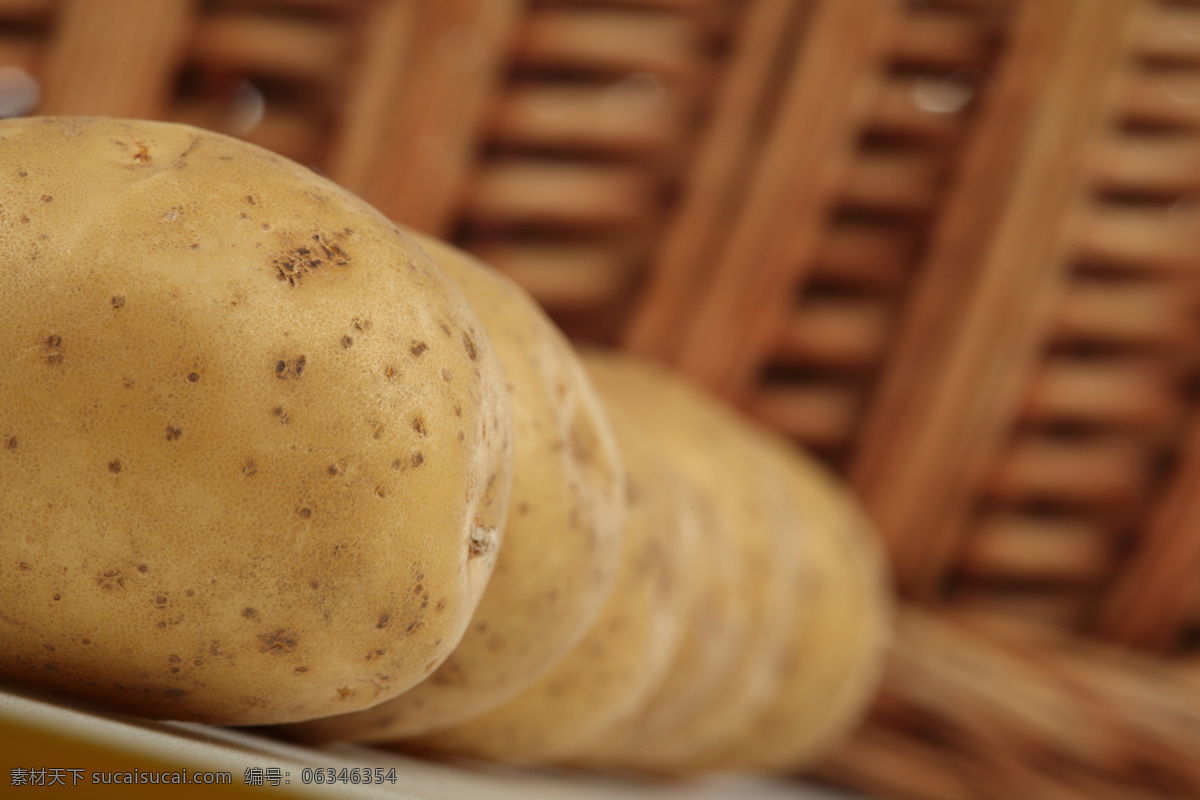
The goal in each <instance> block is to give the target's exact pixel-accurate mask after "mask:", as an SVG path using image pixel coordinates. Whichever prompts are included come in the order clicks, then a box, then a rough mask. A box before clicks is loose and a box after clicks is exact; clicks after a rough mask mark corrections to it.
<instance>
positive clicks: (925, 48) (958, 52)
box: [891, 11, 988, 71]
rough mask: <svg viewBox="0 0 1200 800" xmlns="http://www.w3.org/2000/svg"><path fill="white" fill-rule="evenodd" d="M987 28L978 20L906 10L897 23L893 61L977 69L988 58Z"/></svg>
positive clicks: (943, 68) (935, 66) (947, 68)
mask: <svg viewBox="0 0 1200 800" xmlns="http://www.w3.org/2000/svg"><path fill="white" fill-rule="evenodd" d="M987 34H988V32H987V31H986V30H984V29H981V28H980V25H979V23H978V20H974V19H971V18H969V17H964V16H960V15H957V14H938V13H933V12H931V11H926V12H924V13H921V12H917V13H908V14H905V15H904V17H903V18H902V19H901V21H900V24H899V25H898V26H897V27H896V29H895V33H894V34H893V35H894V36H895V40H894V42H893V44H892V57H891V60H892V62H893V63H898V64H903V65H905V66H921V67H924V68H927V69H941V70H946V71H953V70H960V69H978V68H981V67H983V66H984V65H985V64H986V62H987V58H988V35H987Z"/></svg>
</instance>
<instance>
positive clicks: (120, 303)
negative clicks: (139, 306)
mask: <svg viewBox="0 0 1200 800" xmlns="http://www.w3.org/2000/svg"><path fill="white" fill-rule="evenodd" d="M108 302H109V304H110V305H111V306H112V307H113V308H124V307H125V298H124V297H123V296H121V295H119V294H114V295H113V296H112V299H111V300H109V301H108Z"/></svg>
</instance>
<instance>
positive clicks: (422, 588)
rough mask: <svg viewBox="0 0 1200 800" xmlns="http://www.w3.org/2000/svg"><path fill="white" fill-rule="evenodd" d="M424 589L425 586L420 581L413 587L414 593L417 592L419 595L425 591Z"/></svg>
mask: <svg viewBox="0 0 1200 800" xmlns="http://www.w3.org/2000/svg"><path fill="white" fill-rule="evenodd" d="M423 591H425V587H424V586H422V585H421V584H419V583H418V584H417V585H416V586H415V587H413V594H415V595H416V596H418V597H420V596H421V592H423Z"/></svg>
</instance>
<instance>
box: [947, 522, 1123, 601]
mask: <svg viewBox="0 0 1200 800" xmlns="http://www.w3.org/2000/svg"><path fill="white" fill-rule="evenodd" d="M1111 566H1112V550H1111V545H1110V544H1109V541H1108V537H1107V536H1106V535H1105V532H1104V530H1103V529H1102V528H1099V527H1098V526H1096V525H1094V524H1092V523H1089V522H1086V521H1084V520H1080V519H1071V518H1066V519H1044V518H1038V517H1030V516H1025V515H1020V514H1012V513H1002V514H992V515H988V516H986V517H984V518H983V519H982V520H980V522H979V523H978V525H977V526H976V528H975V530H974V531H973V532H972V533H971V534H970V536H969V537H968V538H967V540H966V546H965V547H964V548H963V553H962V557H961V568H962V570H963V573H964V574H965V575H967V576H968V577H970V578H975V579H981V580H991V581H1013V580H1020V581H1044V582H1049V583H1057V584H1081V583H1082V584H1091V585H1097V584H1099V583H1100V582H1101V581H1102V580H1104V578H1105V577H1107V575H1108V571H1109V569H1110V568H1111Z"/></svg>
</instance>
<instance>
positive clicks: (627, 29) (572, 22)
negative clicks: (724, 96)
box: [515, 8, 700, 81]
mask: <svg viewBox="0 0 1200 800" xmlns="http://www.w3.org/2000/svg"><path fill="white" fill-rule="evenodd" d="M515 56H516V60H517V63H518V64H520V65H521V66H523V67H529V68H533V69H551V70H562V69H574V70H581V71H586V72H590V73H598V74H601V75H615V76H623V75H626V74H628V73H631V72H648V73H651V74H653V75H657V76H658V77H659V78H661V79H663V80H668V81H687V80H689V79H694V78H695V77H697V69H698V66H699V63H698V62H699V58H700V42H699V41H697V39H696V36H695V29H694V28H693V26H692V25H691V24H689V22H688V20H686V19H683V18H680V17H678V16H674V15H671V14H650V13H637V12H627V11H620V10H614V9H586V8H572V9H556V8H548V9H539V10H536V11H534V12H533V14H532V15H531V16H530V17H529V19H528V20H527V21H526V22H525V23H524V25H523V26H522V28H521V33H520V36H519V37H518V39H517V42H516V46H515Z"/></svg>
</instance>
